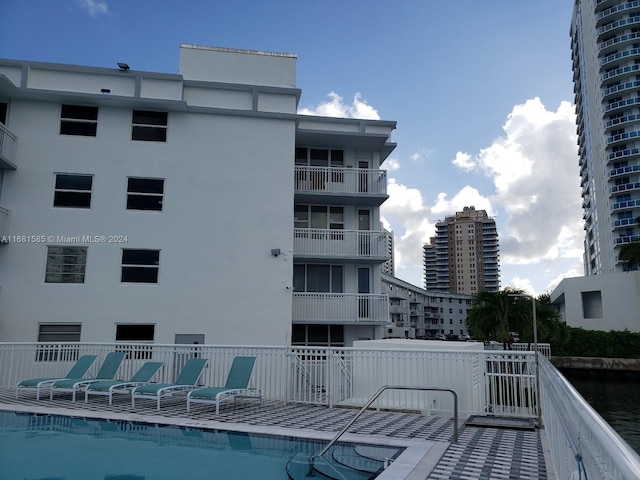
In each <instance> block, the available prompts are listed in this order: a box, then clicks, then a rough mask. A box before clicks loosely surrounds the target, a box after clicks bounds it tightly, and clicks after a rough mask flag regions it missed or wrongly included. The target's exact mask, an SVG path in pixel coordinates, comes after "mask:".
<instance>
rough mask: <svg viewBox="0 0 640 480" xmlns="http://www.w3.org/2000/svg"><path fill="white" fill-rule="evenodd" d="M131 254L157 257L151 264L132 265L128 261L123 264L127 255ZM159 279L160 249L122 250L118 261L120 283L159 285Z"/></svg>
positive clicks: (139, 263)
mask: <svg viewBox="0 0 640 480" xmlns="http://www.w3.org/2000/svg"><path fill="white" fill-rule="evenodd" d="M133 252H139V253H142V252H146V254H152V255H153V256H157V260H155V261H152V262H151V263H149V262H138V263H133V262H129V261H127V263H125V256H127V254H133ZM139 259H140V258H139ZM143 260H144V259H143ZM151 272H152V273H151ZM147 275H151V276H150V277H147ZM159 277H160V249H151V248H123V249H122V255H121V260H120V283H127V284H130V283H134V284H150V285H157V284H158V283H159ZM125 278H126V279H125ZM145 278H146V280H145ZM149 280H151V281H149Z"/></svg>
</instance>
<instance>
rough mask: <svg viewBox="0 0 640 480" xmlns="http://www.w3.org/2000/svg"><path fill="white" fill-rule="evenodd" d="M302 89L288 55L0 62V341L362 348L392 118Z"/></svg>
mask: <svg viewBox="0 0 640 480" xmlns="http://www.w3.org/2000/svg"><path fill="white" fill-rule="evenodd" d="M300 94H301V92H300V90H299V89H298V88H296V57H295V55H292V54H279V53H264V52H255V51H244V50H231V49H222V48H213V47H198V46H193V45H182V46H181V47H180V66H179V73H177V74H173V73H156V72H141V71H136V70H135V65H131V67H130V66H129V65H126V64H118V68H112V69H111V68H97V67H85V66H72V65H61V64H50V63H38V62H30V61H18V60H0V168H1V170H0V173H1V174H2V178H1V183H0V185H1V188H0V240H2V242H3V244H2V245H0V341H11V342H16V341H18V342H19V341H36V340H39V341H83V342H100V341H114V340H116V341H150V342H156V343H174V342H175V343H207V344H245V345H246V344H255V345H283V344H291V343H296V344H344V345H350V343H351V342H352V341H353V340H354V339H361V338H363V339H374V338H380V337H381V336H382V327H383V326H385V325H386V324H387V323H388V319H389V313H388V298H387V297H386V296H385V295H383V294H382V292H381V281H380V277H381V265H382V264H383V263H384V262H385V261H386V260H387V258H388V256H387V253H386V245H387V237H386V234H385V233H384V231H383V229H382V227H381V226H380V220H379V207H380V204H382V202H383V201H384V200H385V199H386V198H387V195H386V175H385V172H384V171H383V170H381V169H380V167H381V164H382V163H383V162H384V160H385V158H386V157H387V156H388V155H389V153H390V152H391V151H392V150H393V148H394V146H395V145H394V144H393V143H391V141H390V135H391V131H392V130H393V129H394V128H395V123H394V122H386V121H370V120H354V119H331V118H322V117H311V116H300V115H298V114H297V113H296V109H297V104H298V101H299V98H300ZM323 342H324V343H323Z"/></svg>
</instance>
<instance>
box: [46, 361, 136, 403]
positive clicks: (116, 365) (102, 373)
mask: <svg viewBox="0 0 640 480" xmlns="http://www.w3.org/2000/svg"><path fill="white" fill-rule="evenodd" d="M126 356H127V354H126V353H124V352H111V353H109V354H108V355H107V357H106V358H105V359H104V363H103V364H102V366H101V367H100V370H98V373H96V376H95V377H94V378H81V377H77V378H64V379H61V380H54V381H53V382H51V387H50V390H49V398H50V399H51V400H53V392H54V391H58V392H71V393H72V394H73V395H72V399H73V401H74V402H75V401H76V392H77V391H78V390H80V389H82V388H84V387H86V386H87V385H89V384H90V383H93V382H101V381H103V380H113V379H114V378H115V376H116V373H118V370H119V369H120V365H121V364H122V361H123V360H124V357H126Z"/></svg>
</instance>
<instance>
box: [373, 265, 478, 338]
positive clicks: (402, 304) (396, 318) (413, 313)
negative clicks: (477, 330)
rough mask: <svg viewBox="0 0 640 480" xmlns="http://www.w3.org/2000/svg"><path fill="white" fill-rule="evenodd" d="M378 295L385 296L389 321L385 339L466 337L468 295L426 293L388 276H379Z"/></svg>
mask: <svg viewBox="0 0 640 480" xmlns="http://www.w3.org/2000/svg"><path fill="white" fill-rule="evenodd" d="M382 291H383V292H384V293H386V294H387V295H388V296H389V312H390V319H391V324H390V325H389V326H388V327H387V328H386V330H385V332H384V336H385V337H386V338H418V339H425V338H435V337H436V335H448V336H457V337H458V338H461V339H464V338H465V337H466V336H468V334H469V332H468V331H467V329H466V325H465V321H466V319H467V313H468V312H469V310H470V309H471V300H472V298H473V297H472V296H471V295H464V294H453V293H436V292H428V291H426V290H423V289H422V288H419V287H416V286H415V285H412V284H410V283H408V282H405V281H404V280H400V279H399V278H396V277H393V276H391V275H382Z"/></svg>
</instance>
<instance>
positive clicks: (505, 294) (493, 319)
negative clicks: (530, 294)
mask: <svg viewBox="0 0 640 480" xmlns="http://www.w3.org/2000/svg"><path fill="white" fill-rule="evenodd" d="M523 293H524V292H523V291H522V290H518V289H515V288H511V287H507V288H505V289H504V290H501V291H499V292H480V293H478V294H477V295H475V296H474V297H473V300H472V303H471V305H472V307H471V310H470V311H469V313H468V314H467V319H466V322H465V323H466V327H467V330H468V331H469V333H471V335H472V336H473V337H474V338H477V339H478V340H498V341H501V342H504V341H506V340H507V338H508V335H509V332H510V331H518V330H516V329H517V328H518V327H519V326H520V324H521V322H519V321H517V319H518V318H519V317H521V316H522V303H520V302H517V300H518V298H519V297H516V296H515V295H522V294H523Z"/></svg>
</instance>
